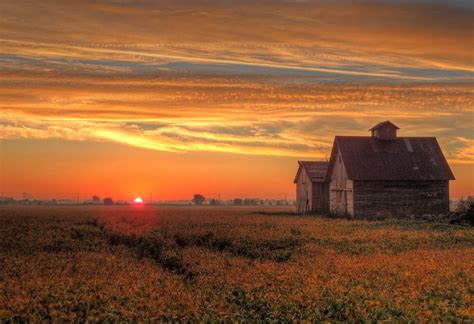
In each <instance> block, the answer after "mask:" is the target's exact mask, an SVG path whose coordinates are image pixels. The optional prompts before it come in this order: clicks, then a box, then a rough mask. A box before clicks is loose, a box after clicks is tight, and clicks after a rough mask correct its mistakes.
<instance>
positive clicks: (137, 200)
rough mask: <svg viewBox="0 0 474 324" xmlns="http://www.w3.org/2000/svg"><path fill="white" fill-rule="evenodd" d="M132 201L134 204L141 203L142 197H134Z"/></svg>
mask: <svg viewBox="0 0 474 324" xmlns="http://www.w3.org/2000/svg"><path fill="white" fill-rule="evenodd" d="M133 202H134V203H135V204H143V199H142V198H140V197H137V198H135V199H134V200H133Z"/></svg>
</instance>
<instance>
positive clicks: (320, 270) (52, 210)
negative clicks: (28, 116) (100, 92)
mask: <svg viewBox="0 0 474 324" xmlns="http://www.w3.org/2000/svg"><path fill="white" fill-rule="evenodd" d="M262 208H263V207H260V208H259V207H255V208H248V207H242V208H229V207H228V208H223V207H212V208H207V207H202V208H194V207H176V206H174V207H173V206H167V207H139V208H137V207H133V206H128V207H127V206H124V207H117V206H110V207H105V206H84V207H80V206H77V207H72V206H70V207H27V206H23V207H0V265H1V267H0V321H2V320H13V321H27V320H30V321H44V320H52V321H87V320H91V321H95V320H109V321H113V320H121V321H129V320H146V319H151V320H158V321H173V320H180V321H184V320H190V321H198V320H199V321H216V320H232V321H247V320H252V321H277V320H279V321H288V320H311V321H324V320H331V321H355V322H362V321H397V322H405V321H423V322H427V321H466V322H469V321H473V320H474V305H473V299H474V298H473V297H474V296H473V295H474V289H473V287H474V284H473V279H474V257H473V256H474V229H473V228H472V227H465V226H457V225H446V224H433V223H427V222H423V221H412V220H410V221H402V220H386V221H374V222H367V221H349V220H343V219H327V218H321V217H308V216H305V217H302V216H298V215H295V214H293V213H292V210H291V209H285V207H272V208H268V207H267V208H266V209H262Z"/></svg>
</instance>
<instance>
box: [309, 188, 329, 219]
mask: <svg viewBox="0 0 474 324" xmlns="http://www.w3.org/2000/svg"><path fill="white" fill-rule="evenodd" d="M312 193H313V194H312V197H313V198H312V205H311V210H312V212H314V213H322V214H324V213H327V212H328V210H329V187H328V183H327V182H313V190H312Z"/></svg>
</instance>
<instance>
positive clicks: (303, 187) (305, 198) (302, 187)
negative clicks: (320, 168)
mask: <svg viewBox="0 0 474 324" xmlns="http://www.w3.org/2000/svg"><path fill="white" fill-rule="evenodd" d="M312 196H313V188H312V182H311V180H310V179H309V177H308V174H307V173H306V171H305V170H304V168H303V169H302V170H301V172H300V173H299V176H298V179H297V181H296V211H297V212H298V213H300V214H307V213H310V212H311V208H312Z"/></svg>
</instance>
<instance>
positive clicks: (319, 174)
mask: <svg viewBox="0 0 474 324" xmlns="http://www.w3.org/2000/svg"><path fill="white" fill-rule="evenodd" d="M298 164H299V168H298V172H297V173H296V176H295V180H294V181H293V182H294V183H296V182H297V181H298V177H299V175H300V173H301V170H303V169H304V170H305V171H306V173H307V174H308V177H309V179H310V180H311V182H324V181H326V174H327V170H328V165H329V162H327V161H298Z"/></svg>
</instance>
